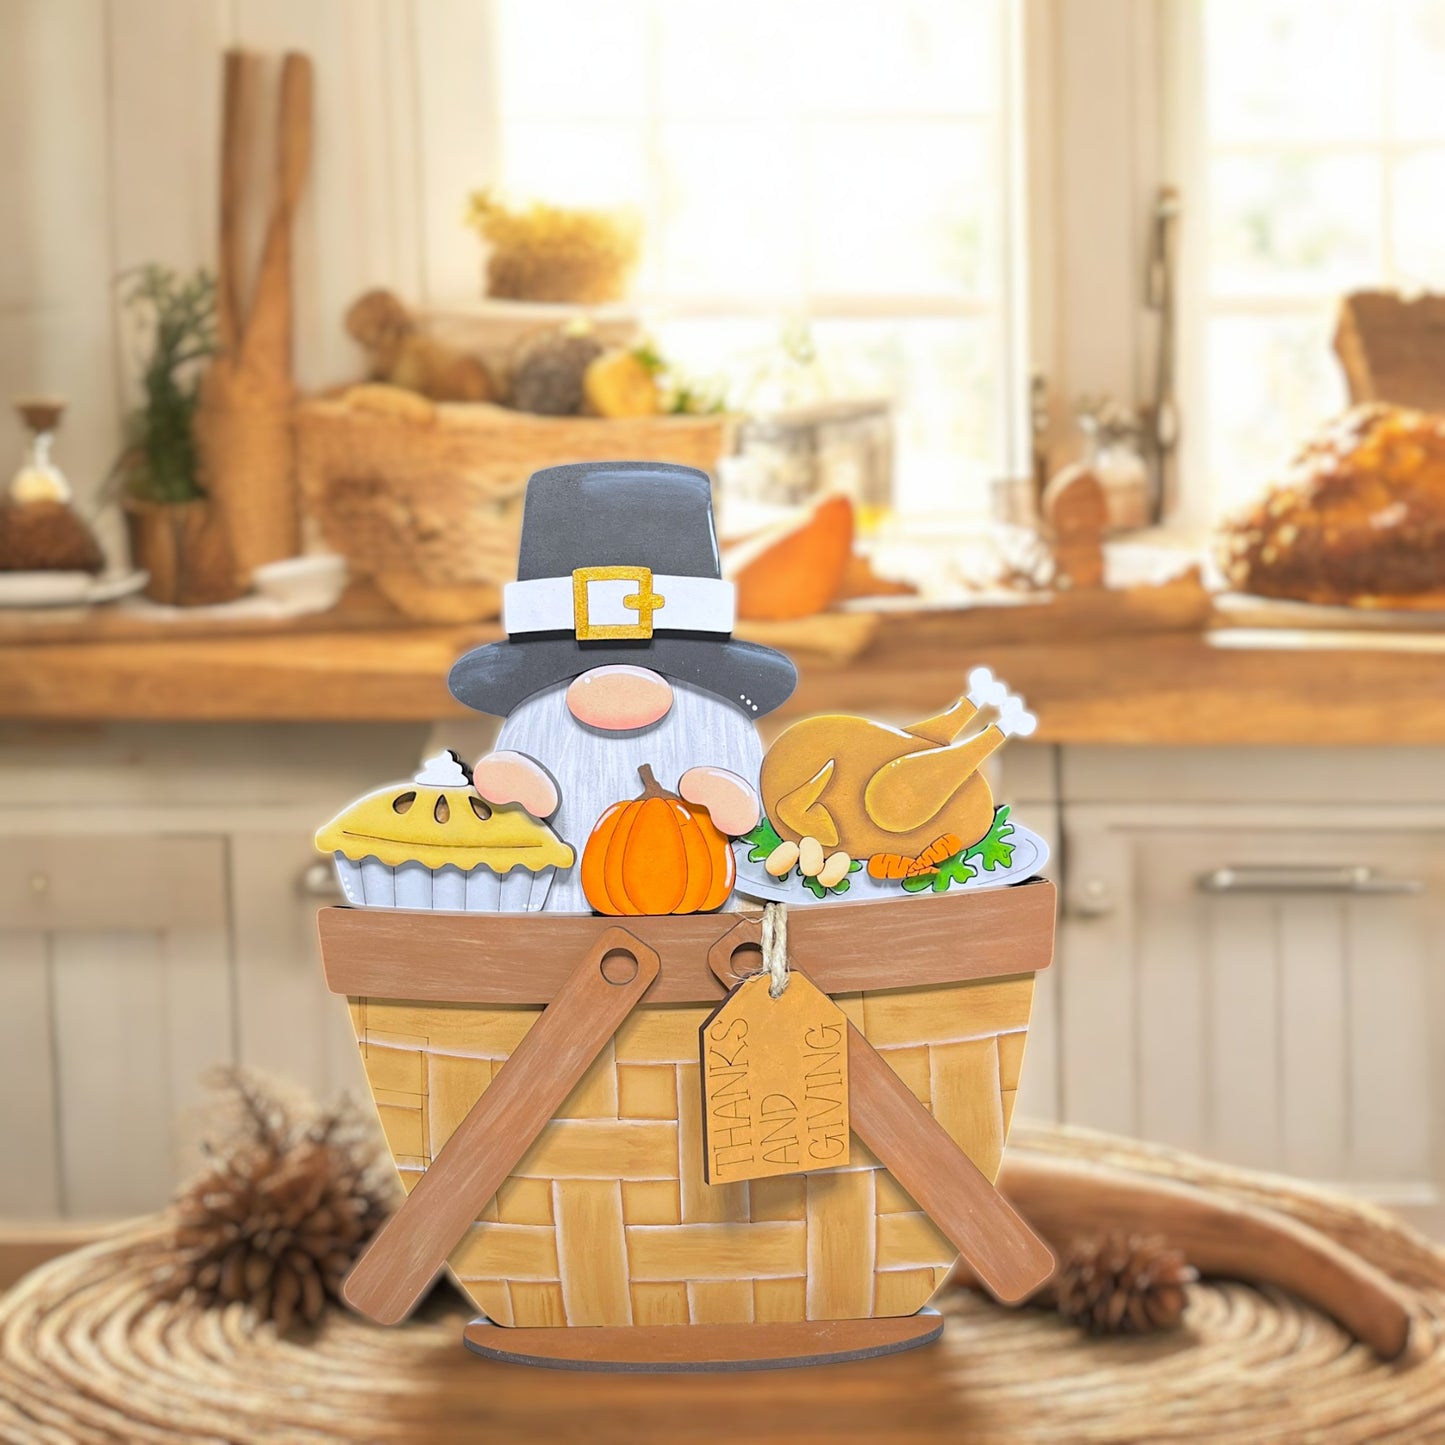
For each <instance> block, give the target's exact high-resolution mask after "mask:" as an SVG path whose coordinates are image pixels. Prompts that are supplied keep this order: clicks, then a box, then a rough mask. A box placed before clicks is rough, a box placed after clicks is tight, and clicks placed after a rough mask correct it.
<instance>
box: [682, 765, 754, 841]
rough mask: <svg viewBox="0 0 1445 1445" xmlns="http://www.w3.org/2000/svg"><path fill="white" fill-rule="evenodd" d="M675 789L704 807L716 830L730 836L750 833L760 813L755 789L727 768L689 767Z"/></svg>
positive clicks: (734, 836) (692, 801)
mask: <svg viewBox="0 0 1445 1445" xmlns="http://www.w3.org/2000/svg"><path fill="white" fill-rule="evenodd" d="M677 791H678V793H679V794H680V795H681V796H682V797H683V798H685V799H686V800H687V801H688V802H689V803H693V804H695V805H696V806H697V807H699V808H706V809H707V811H708V816H709V817H710V818H711V819H712V820H713V822H714V823H715V824H716V825H717V827H718V828H719V830H720V831H722V832H724V833H726V834H727V835H728V836H729V837H730V838H740V837H741V836H742V835H743V834H744V833H748V832H751V831H752V830H753V829H754V828H756V827H757V826H758V819H759V818H761V817H762V815H763V809H762V804H761V803H760V802H759V801H758V794H757V790H756V789H755V788H754V787H753V786H752V784H751V783H749V782H748V781H747V780H746V779H745V778H740V777H738V775H737V774H736V773H730V772H728V770H727V769H726V768H714V767H700V768H689V769H688V770H687V771H686V772H685V773H684V774H683V775H682V777H680V778H679V779H678V780H677Z"/></svg>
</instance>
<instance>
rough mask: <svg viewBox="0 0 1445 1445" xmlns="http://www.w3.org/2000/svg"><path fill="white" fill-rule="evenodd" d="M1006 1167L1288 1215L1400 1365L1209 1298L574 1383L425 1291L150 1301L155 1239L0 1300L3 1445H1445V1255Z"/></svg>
mask: <svg viewBox="0 0 1445 1445" xmlns="http://www.w3.org/2000/svg"><path fill="white" fill-rule="evenodd" d="M1016 1147H1019V1148H1026V1149H1030V1150H1037V1151H1043V1152H1052V1153H1060V1154H1065V1155H1068V1156H1070V1157H1075V1158H1078V1157H1087V1158H1097V1159H1105V1160H1107V1161H1108V1162H1109V1163H1111V1164H1113V1165H1116V1166H1119V1167H1124V1168H1128V1169H1133V1170H1138V1171H1140V1172H1142V1173H1149V1174H1158V1175H1164V1176H1166V1177H1169V1178H1176V1179H1179V1178H1184V1179H1189V1180H1190V1181H1192V1182H1194V1183H1196V1184H1199V1185H1202V1186H1203V1187H1206V1188H1209V1189H1213V1190H1218V1191H1220V1192H1221V1193H1224V1194H1232V1195H1235V1196H1236V1197H1243V1198H1248V1199H1251V1200H1254V1201H1257V1202H1261V1203H1264V1204H1267V1205H1269V1206H1271V1207H1273V1208H1275V1209H1279V1210H1282V1211H1283V1212H1285V1213H1288V1214H1290V1215H1293V1216H1294V1217H1295V1218H1298V1219H1300V1220H1303V1221H1304V1222H1306V1223H1308V1224H1310V1225H1312V1226H1314V1227H1315V1228H1317V1229H1320V1230H1322V1231H1324V1232H1325V1233H1327V1234H1330V1235H1332V1236H1333V1237H1334V1238H1336V1239H1337V1240H1339V1241H1340V1242H1342V1243H1343V1244H1345V1245H1347V1246H1348V1247H1350V1248H1352V1249H1354V1250H1356V1251H1357V1252H1359V1253H1360V1254H1361V1255H1363V1256H1364V1257H1365V1258H1366V1259H1368V1260H1370V1261H1372V1262H1373V1263H1374V1264H1376V1265H1378V1266H1379V1267H1381V1268H1382V1269H1384V1270H1385V1271H1386V1272H1388V1273H1389V1274H1390V1275H1392V1276H1393V1277H1394V1278H1395V1279H1397V1280H1399V1281H1400V1282H1401V1283H1402V1284H1404V1285H1406V1286H1407V1287H1408V1288H1409V1289H1410V1291H1411V1292H1412V1293H1413V1295H1414V1297H1415V1299H1416V1301H1417V1309H1416V1322H1415V1326H1414V1331H1413V1336H1412V1341H1411V1345H1410V1348H1409V1349H1408V1350H1407V1352H1406V1354H1405V1356H1404V1358H1403V1359H1401V1360H1400V1361H1398V1362H1396V1363H1395V1364H1393V1365H1384V1364H1381V1363H1379V1362H1378V1361H1377V1360H1376V1359H1375V1357H1374V1356H1373V1355H1372V1354H1371V1353H1370V1352H1369V1351H1368V1350H1367V1349H1365V1348H1364V1347H1362V1346H1360V1345H1356V1344H1355V1343H1353V1342H1352V1341H1351V1340H1350V1339H1349V1338H1348V1337H1347V1336H1346V1335H1345V1334H1344V1333H1343V1332H1342V1331H1341V1330H1340V1329H1339V1327H1338V1326H1336V1325H1334V1324H1333V1323H1332V1322H1330V1321H1329V1320H1328V1319H1326V1318H1325V1317H1324V1316H1322V1315H1320V1314H1317V1313H1316V1312H1314V1311H1313V1310H1311V1309H1310V1308H1308V1307H1307V1306H1304V1305H1302V1304H1300V1303H1299V1302H1298V1301H1297V1300H1295V1299H1293V1298H1291V1297H1289V1296H1287V1295H1284V1294H1282V1293H1279V1292H1277V1291H1274V1290H1257V1289H1254V1288H1251V1287H1249V1286H1247V1285H1242V1284H1228V1283H1206V1284H1201V1285H1198V1286H1196V1287H1194V1288H1193V1289H1192V1291H1191V1299H1190V1308H1189V1312H1188V1315H1187V1316H1186V1321H1187V1323H1186V1327H1185V1328H1184V1329H1182V1330H1180V1331H1177V1332H1175V1333H1172V1334H1167V1335H1160V1336H1154V1337H1150V1338H1145V1339H1118V1340H1097V1339H1090V1338H1088V1337H1086V1336H1084V1335H1082V1334H1080V1333H1079V1332H1078V1331H1076V1330H1075V1329H1073V1328H1072V1327H1070V1326H1068V1325H1065V1324H1063V1323H1061V1322H1060V1321H1059V1320H1057V1319H1056V1318H1055V1317H1054V1316H1052V1315H1050V1314H1047V1313H1045V1312H1043V1311H1035V1310H1023V1311H1018V1312H1014V1311H1006V1310H1003V1309H1000V1308H998V1307H997V1306H994V1305H992V1304H990V1303H988V1302H986V1301H984V1300H982V1299H980V1298H978V1297H976V1296H974V1295H971V1294H967V1293H965V1292H962V1291H955V1292H952V1293H950V1294H948V1295H946V1296H945V1297H944V1299H943V1301H942V1303H943V1307H944V1309H945V1311H946V1313H947V1315H948V1328H947V1330H946V1331H945V1334H944V1338H943V1340H942V1341H941V1342H940V1343H939V1344H938V1345H935V1346H931V1347H929V1348H926V1349H922V1350H918V1351H915V1352H913V1353H911V1354H907V1355H898V1356H894V1357H891V1358H888V1359H881V1360H873V1361H869V1362H866V1363H863V1364H857V1365H838V1366H830V1367H827V1368H822V1369H815V1370H807V1371H791V1370H788V1371H778V1372H775V1373H764V1374H753V1375H705V1376H687V1377H679V1376H635V1375H634V1376H624V1375H588V1374H566V1373H554V1372H550V1371H538V1370H529V1369H526V1368H523V1367H520V1366H508V1365H498V1364H494V1363H492V1362H489V1361H480V1360H477V1359H476V1358H474V1357H472V1356H470V1355H469V1354H467V1352H466V1351H465V1350H464V1349H463V1348H462V1345H461V1328H462V1324H463V1322H464V1321H465V1319H466V1317H467V1312H466V1311H465V1310H464V1309H463V1308H462V1306H461V1304H460V1302H459V1301H458V1300H457V1298H456V1297H455V1296H454V1295H451V1294H450V1293H446V1292H439V1294H438V1295H436V1296H434V1297H433V1299H432V1301H431V1302H430V1303H429V1304H428V1306H427V1307H426V1308H425V1310H424V1312H423V1314H422V1316H421V1317H420V1318H418V1319H415V1320H413V1321H412V1322H410V1323H409V1324H407V1325H406V1326H403V1327H401V1328H398V1329H394V1330H382V1329H378V1328H374V1327H372V1326H371V1325H368V1324H366V1323H364V1322H362V1321H360V1320H357V1319H354V1318H352V1317H350V1316H348V1315H345V1314H342V1313H340V1312H337V1313H335V1314H333V1315H331V1316H329V1317H328V1318H327V1320H326V1322H325V1323H324V1325H323V1326H322V1327H321V1328H320V1329H318V1330H317V1331H315V1332H314V1333H312V1334H310V1335H306V1336H295V1337H291V1338H288V1339H278V1338H277V1337H276V1336H275V1334H274V1332H273V1331H272V1330H271V1329H270V1328H269V1327H261V1326H257V1325H256V1324H255V1323H254V1322H253V1321H252V1320H251V1319H250V1317H249V1316H248V1315H247V1314H246V1312H245V1311H244V1310H241V1309H239V1308H232V1309H228V1310H225V1311H216V1312H210V1313H206V1312H202V1311H199V1310H197V1309H195V1308H194V1307H192V1306H188V1305H184V1304H170V1303H157V1302H155V1301H154V1299H153V1298H152V1296H151V1295H150V1293H149V1291H148V1280H149V1279H150V1277H151V1275H152V1273H153V1271H154V1269H155V1264H156V1257H157V1248H158V1241H159V1240H160V1239H161V1233H160V1231H159V1229H158V1228H157V1227H156V1226H154V1225H151V1226H147V1227H145V1228H141V1229H137V1230H135V1231H132V1232H129V1233H127V1234H125V1235H122V1236H117V1237H115V1238H113V1239H110V1240H107V1241H104V1242H102V1243H100V1244H96V1245H93V1246H91V1247H90V1248H88V1249H84V1250H81V1251H78V1252H76V1253H74V1254H71V1255H67V1256H64V1257H62V1258H60V1259H58V1260H55V1261H53V1262H52V1263H51V1264H49V1265H46V1266H44V1267H43V1268H41V1269H39V1270H36V1271H35V1272H34V1273H32V1274H31V1275H29V1276H28V1277H27V1278H26V1279H24V1280H23V1281H21V1283H20V1284H19V1285H17V1286H16V1287H15V1289H14V1290H12V1291H11V1292H10V1293H9V1294H8V1295H6V1296H5V1297H4V1298H3V1299H0V1438H3V1439H5V1440H7V1441H11V1440H13V1441H24V1442H27V1445H28V1442H32V1441H37V1442H49V1441H54V1442H62V1441H63V1442H72V1441H91V1440H107V1441H110V1440H122V1441H135V1442H151V1441H164V1442H174V1441H178V1440H185V1441H238V1442H239V1441H246V1442H252V1441H298V1442H299V1441H323V1440H324V1441H353V1440H354V1441H392V1440H417V1441H426V1442H428V1445H433V1442H435V1445H448V1442H453V1441H456V1442H460V1441H463V1440H467V1441H474V1440H478V1439H486V1438H497V1437H500V1438H507V1437H510V1438H511V1439H522V1440H529V1441H531V1440H573V1439H579V1440H580V1439H586V1440H589V1441H612V1440H616V1441H624V1440H625V1441H629V1442H638V1445H644V1442H651V1441H658V1442H661V1441H664V1440H666V1441H668V1442H675V1441H678V1440H689V1439H721V1438H727V1439H736V1440H750V1441H766V1440H844V1441H848V1440H863V1439H872V1440H888V1441H928V1440H948V1441H959V1440H970V1441H985V1442H1003V1441H1008V1442H1021V1441H1069V1442H1076V1441H1077V1442H1087V1441H1109V1442H1118V1441H1159V1440H1176V1439H1190V1440H1193V1441H1196V1442H1215V1441H1240V1442H1243V1441H1248V1442H1264V1441H1286V1440H1287V1441H1291V1442H1294V1441H1328V1442H1331V1445H1334V1442H1351V1441H1370V1442H1376V1441H1400V1442H1405V1441H1408V1442H1411V1445H1417V1442H1422V1441H1432V1440H1445V1343H1442V1326H1441V1321H1442V1318H1445V1255H1442V1253H1441V1252H1440V1251H1438V1250H1436V1249H1435V1248H1434V1247H1432V1246H1431V1245H1430V1244H1429V1243H1428V1242H1426V1241H1425V1240H1423V1239H1421V1238H1419V1237H1418V1236H1416V1235H1414V1234H1412V1233H1411V1232H1410V1231H1409V1230H1407V1229H1406V1228H1404V1227H1403V1226H1402V1225H1400V1224H1398V1223H1397V1222H1395V1221H1394V1220H1392V1219H1391V1218H1389V1217H1388V1216H1386V1215H1384V1214H1382V1213H1380V1212H1378V1211H1376V1210H1373V1209H1370V1208H1368V1207H1366V1206H1362V1205H1359V1204H1356V1203H1354V1202H1351V1201H1348V1200H1345V1199H1342V1198H1339V1197H1337V1196H1334V1195H1330V1194H1325V1193H1321V1192H1316V1191H1313V1190H1309V1189H1307V1188H1304V1187H1302V1186H1300V1185H1298V1184H1297V1183H1294V1182H1293V1181H1286V1180H1282V1179H1272V1178H1267V1177H1265V1176H1261V1175H1253V1174H1244V1173H1240V1172H1238V1171H1234V1170H1229V1169H1224V1168H1220V1167H1218V1166H1214V1165H1210V1164H1206V1163H1204V1162H1202V1161H1199V1160H1196V1159H1193V1158H1190V1157H1188V1156H1184V1155H1179V1154H1174V1153H1171V1152H1168V1151H1164V1150H1156V1149H1148V1148H1142V1147H1140V1146H1136V1145H1132V1144H1124V1143H1121V1142H1119V1141H1117V1140H1112V1139H1106V1138H1102V1137H1100V1136H1093V1135H1084V1134H1077V1133H1058V1132H1053V1131H1050V1132H1033V1131H1028V1132H1025V1131H1020V1137H1019V1139H1018V1141H1017V1145H1016Z"/></svg>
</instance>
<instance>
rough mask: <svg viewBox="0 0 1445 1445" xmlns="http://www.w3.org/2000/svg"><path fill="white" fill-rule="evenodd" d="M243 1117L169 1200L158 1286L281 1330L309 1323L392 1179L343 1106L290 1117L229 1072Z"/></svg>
mask: <svg viewBox="0 0 1445 1445" xmlns="http://www.w3.org/2000/svg"><path fill="white" fill-rule="evenodd" d="M230 1082H231V1085H232V1087H233V1088H234V1089H235V1091H236V1092H237V1094H238V1095H239V1096H240V1100H241V1102H242V1104H243V1105H244V1106H245V1107H244V1111H243V1123H242V1125H241V1127H240V1129H239V1130H238V1131H237V1133H236V1135H235V1136H234V1137H231V1138H230V1139H228V1140H226V1141H224V1142H222V1143H219V1144H217V1143H210V1144H208V1145H207V1153H208V1154H209V1156H210V1159H211V1163H210V1165H209V1167H208V1168H207V1169H206V1170H205V1171H204V1172H203V1173H202V1174H201V1175H200V1176H199V1177H198V1178H196V1179H194V1180H192V1181H191V1182H190V1183H189V1184H187V1185H185V1186H184V1187H183V1188H182V1189H181V1190H180V1192H179V1193H178V1194H177V1196H176V1198H175V1200H174V1202H173V1204H172V1216H173V1219H174V1222H175V1229H174V1234H173V1236H172V1240H171V1244H172V1265H171V1270H170V1274H169V1278H168V1280H167V1282H166V1285H165V1287H164V1291H165V1293H167V1294H169V1295H170V1296H171V1297H173V1298H178V1297H181V1296H185V1297H187V1298H193V1299H195V1300H197V1301H198V1302H199V1303H201V1304H202V1305H206V1306H210V1305H225V1304H232V1303H242V1304H247V1305H250V1306H251V1308H252V1309H253V1310H254V1311H255V1313H256V1314H257V1315H258V1316H259V1317H260V1318H261V1319H265V1320H270V1321H272V1322H273V1323H274V1324H275V1325H276V1327H277V1329H278V1330H279V1331H281V1332H283V1333H284V1332H285V1331H286V1330H287V1329H289V1328H290V1327H291V1325H292V1324H293V1323H295V1322H296V1321H301V1322H303V1323H306V1324H314V1323H315V1322H316V1320H317V1319H318V1318H319V1317H320V1315H321V1313H322V1311H323V1309H324V1308H325V1306H326V1303H327V1301H328V1300H339V1299H340V1297H341V1282H342V1280H343V1279H344V1278H345V1277H346V1274H347V1271H348V1270H350V1268H351V1266H352V1264H353V1263H354V1262H355V1260H356V1258H357V1256H358V1255H359V1254H360V1252H361V1250H362V1248H363V1247H364V1246H365V1244H366V1243H367V1241H368V1240H369V1239H370V1238H371V1236H372V1234H373V1233H375V1231H376V1230H377V1229H378V1228H379V1227H380V1225H381V1222H382V1220H383V1219H384V1218H385V1217H386V1215H387V1213H388V1212H389V1210H390V1208H391V1206H392V1203H393V1199H394V1195H395V1186H394V1180H393V1179H392V1176H391V1170H390V1164H389V1161H386V1160H385V1159H384V1156H382V1155H381V1154H380V1152H379V1151H378V1149H377V1146H376V1142H375V1139H374V1135H365V1134H363V1133H362V1131H361V1130H360V1128H359V1127H358V1125H359V1120H358V1119H357V1118H356V1116H355V1115H353V1114H352V1113H351V1111H350V1110H349V1109H347V1108H346V1107H345V1106H342V1107H340V1108H338V1109H335V1110H333V1111H331V1112H330V1113H328V1114H324V1115H322V1114H318V1113H316V1112H315V1111H314V1110H312V1111H311V1117H310V1118H300V1117H297V1110H296V1109H295V1108H294V1106H289V1107H288V1106H287V1105H284V1104H281V1103H279V1102H278V1101H277V1098H276V1096H275V1094H274V1093H272V1092H268V1091H267V1088H266V1086H264V1085H262V1084H260V1083H258V1081H257V1080H255V1079H254V1078H250V1077H247V1076H243V1075H235V1076H232V1078H231V1081H230Z"/></svg>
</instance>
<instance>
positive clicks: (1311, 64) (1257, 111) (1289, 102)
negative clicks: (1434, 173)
mask: <svg viewBox="0 0 1445 1445" xmlns="http://www.w3.org/2000/svg"><path fill="white" fill-rule="evenodd" d="M1386 3H1389V0H1304V3H1302V0H1205V5H1204V23H1205V45H1206V53H1207V61H1206V65H1205V79H1206V85H1207V87H1208V105H1209V131H1210V135H1211V136H1212V138H1213V139H1214V140H1215V141H1237V140H1268V139H1289V138H1297V139H1309V140H1325V139H1330V138H1342V137H1343V138H1364V137H1368V136H1374V135H1376V134H1378V132H1379V128H1380V116H1381V104H1380V101H1381V76H1382V70H1381V65H1380V55H1381V49H1382V36H1381V24H1380V12H1381V11H1382V10H1383V8H1384V5H1385V4H1386Z"/></svg>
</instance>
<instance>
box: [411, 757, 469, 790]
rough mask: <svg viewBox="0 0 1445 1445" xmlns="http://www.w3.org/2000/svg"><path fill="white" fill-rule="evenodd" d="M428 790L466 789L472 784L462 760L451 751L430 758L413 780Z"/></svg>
mask: <svg viewBox="0 0 1445 1445" xmlns="http://www.w3.org/2000/svg"><path fill="white" fill-rule="evenodd" d="M413 782H417V783H421V784H422V785H423V786H425V787H428V788H465V787H467V786H469V784H470V783H471V779H470V778H468V777H467V770H466V769H465V768H464V767H462V760H461V759H460V758H459V757H458V756H457V755H456V754H455V753H454V752H452V751H451V750H450V749H448V750H446V751H445V752H440V753H438V754H437V755H436V757H434V758H428V759H427V760H426V761H425V762H424V763H423V764H422V765H421V771H420V772H419V773H418V774H417V775H416V777H415V778H414V779H413Z"/></svg>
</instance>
